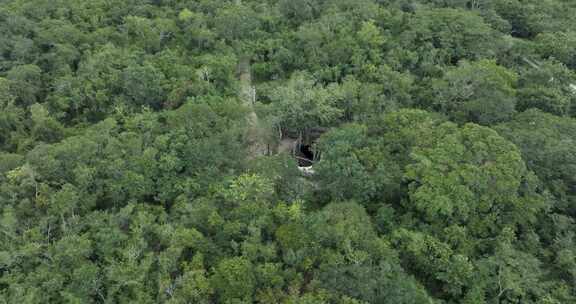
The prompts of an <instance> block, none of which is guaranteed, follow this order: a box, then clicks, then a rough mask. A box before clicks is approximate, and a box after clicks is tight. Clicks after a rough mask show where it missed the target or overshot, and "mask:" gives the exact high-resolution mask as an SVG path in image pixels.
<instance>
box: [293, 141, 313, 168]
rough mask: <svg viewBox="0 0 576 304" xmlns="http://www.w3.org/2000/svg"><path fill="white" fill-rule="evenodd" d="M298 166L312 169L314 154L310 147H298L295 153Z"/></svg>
mask: <svg viewBox="0 0 576 304" xmlns="http://www.w3.org/2000/svg"><path fill="white" fill-rule="evenodd" d="M297 160H298V166H300V167H312V165H313V164H314V152H313V151H312V146H310V145H300V147H299V149H298V153H297Z"/></svg>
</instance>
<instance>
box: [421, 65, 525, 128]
mask: <svg viewBox="0 0 576 304" xmlns="http://www.w3.org/2000/svg"><path fill="white" fill-rule="evenodd" d="M516 81H517V76H516V74H515V73H514V72H512V71H510V70H508V69H506V68H504V67H501V66H499V65H497V64H496V63H495V62H493V61H487V60H482V61H477V62H462V63H461V64H460V65H459V66H458V67H456V68H453V69H450V70H449V71H448V72H446V75H445V76H444V77H443V78H442V79H441V80H439V81H437V82H436V83H435V84H434V87H433V90H434V92H435V95H434V98H435V100H434V101H433V102H432V104H434V105H435V106H436V107H438V108H439V109H440V111H442V112H443V113H445V114H447V115H449V116H450V117H451V118H452V119H454V120H455V121H457V122H460V123H461V122H467V121H468V122H476V123H479V124H483V125H490V124H494V123H497V122H502V121H506V120H509V119H510V118H511V116H512V114H514V112H515V106H516V90H515V86H516Z"/></svg>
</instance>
